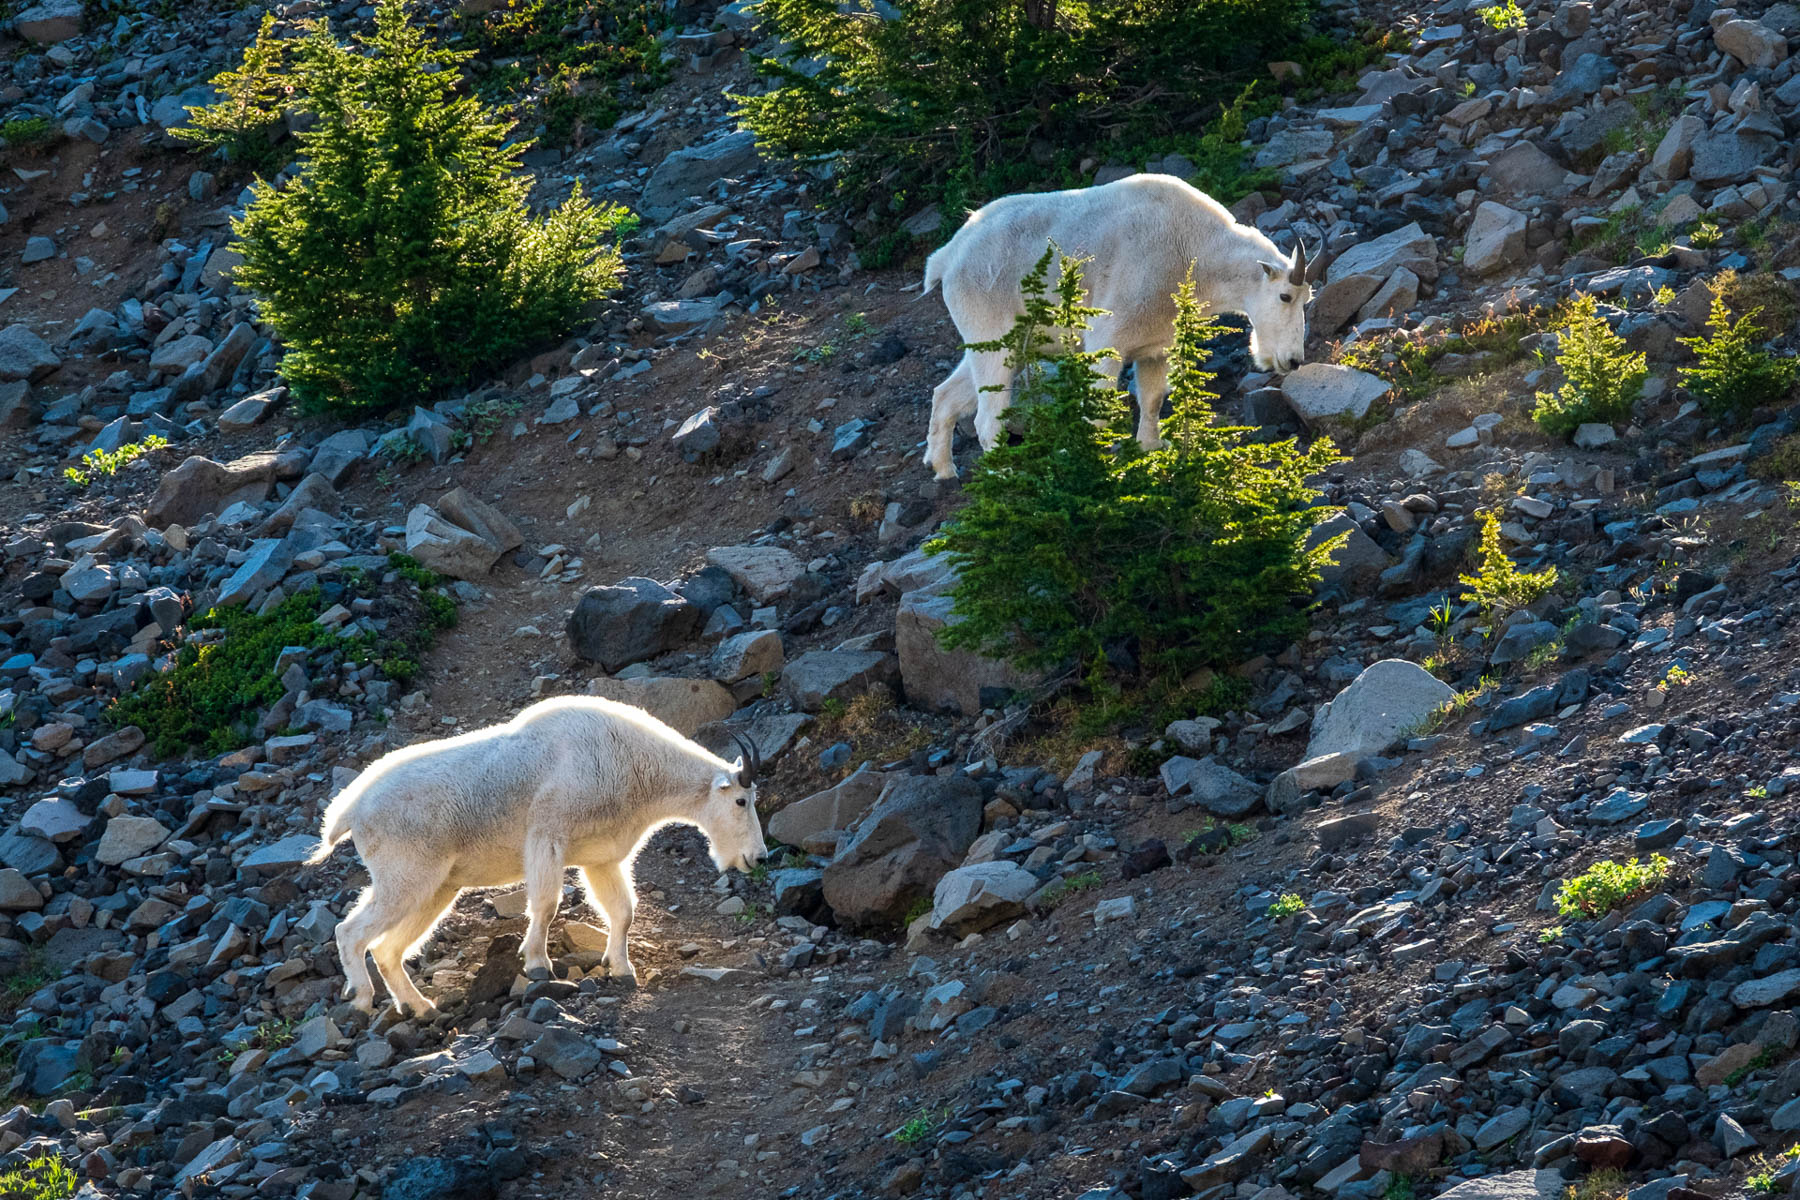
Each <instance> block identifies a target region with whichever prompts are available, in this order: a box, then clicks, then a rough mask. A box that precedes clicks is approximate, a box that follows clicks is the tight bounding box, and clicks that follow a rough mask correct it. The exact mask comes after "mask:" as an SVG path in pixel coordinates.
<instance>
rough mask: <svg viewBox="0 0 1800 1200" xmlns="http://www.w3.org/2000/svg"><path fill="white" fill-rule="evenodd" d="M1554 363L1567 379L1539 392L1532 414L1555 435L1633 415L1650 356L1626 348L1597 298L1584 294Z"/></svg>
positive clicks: (1577, 301) (1571, 311)
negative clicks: (1601, 310) (1601, 311)
mask: <svg viewBox="0 0 1800 1200" xmlns="http://www.w3.org/2000/svg"><path fill="white" fill-rule="evenodd" d="M1556 365H1557V366H1558V367H1559V368H1561V369H1562V373H1563V379H1564V383H1563V385H1562V387H1560V388H1558V389H1557V390H1556V391H1554V392H1539V393H1538V394H1537V408H1536V409H1535V410H1533V412H1532V414H1531V415H1532V417H1533V418H1534V419H1535V420H1536V421H1537V423H1538V427H1539V428H1540V429H1542V430H1543V431H1544V432H1545V433H1548V434H1550V435H1552V436H1554V437H1568V436H1569V435H1571V434H1573V433H1574V432H1575V431H1576V429H1578V428H1580V427H1581V426H1583V425H1587V424H1607V425H1610V424H1614V423H1616V422H1619V421H1623V420H1625V419H1627V418H1628V417H1630V416H1631V406H1632V403H1633V402H1634V401H1636V400H1637V398H1638V396H1639V395H1640V394H1641V393H1642V392H1643V390H1644V379H1645V377H1646V376H1647V375H1649V373H1650V366H1649V360H1648V359H1647V358H1646V357H1645V356H1644V355H1642V354H1633V353H1631V352H1630V351H1629V350H1627V349H1626V347H1625V339H1624V338H1622V337H1620V336H1619V335H1618V334H1616V333H1614V332H1613V327H1612V326H1611V325H1609V324H1607V322H1606V318H1605V317H1603V316H1601V315H1600V311H1599V308H1598V306H1597V305H1596V304H1595V303H1594V298H1593V297H1592V296H1590V295H1586V294H1583V295H1580V296H1577V297H1576V298H1575V301H1574V303H1573V304H1572V305H1571V306H1570V309H1569V327H1568V329H1567V330H1565V331H1564V332H1563V335H1562V345H1561V347H1560V349H1559V350H1558V351H1557V355H1556Z"/></svg>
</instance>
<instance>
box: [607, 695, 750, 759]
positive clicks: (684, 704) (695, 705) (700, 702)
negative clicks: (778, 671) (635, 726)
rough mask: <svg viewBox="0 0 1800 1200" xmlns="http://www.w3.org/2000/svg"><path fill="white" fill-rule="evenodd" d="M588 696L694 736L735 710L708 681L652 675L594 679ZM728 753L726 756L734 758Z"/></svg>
mask: <svg viewBox="0 0 1800 1200" xmlns="http://www.w3.org/2000/svg"><path fill="white" fill-rule="evenodd" d="M588 693H589V694H590V695H594V696H603V697H605V698H606V699H608V700H617V701H618V702H619V703H620V704H630V705H633V706H634V707H637V708H641V709H643V710H644V711H645V712H647V713H649V714H650V715H651V716H653V717H655V718H656V719H657V720H659V721H661V722H662V723H663V724H665V725H667V726H669V728H671V729H673V730H675V731H676V732H677V733H680V734H682V735H683V736H686V737H693V736H694V735H695V734H696V733H698V732H700V728H701V726H703V725H708V724H710V723H712V722H713V721H723V720H724V719H725V718H726V717H729V716H730V715H731V714H732V713H734V712H736V711H737V701H736V700H734V699H732V697H731V693H730V692H728V691H726V690H725V689H724V688H722V687H720V686H719V685H718V684H716V683H714V682H713V681H712V680H710V679H678V678H675V677H673V676H667V675H655V676H646V677H642V678H638V679H595V680H591V681H589V683H588ZM736 753H737V752H736V751H735V750H727V751H726V755H725V756H726V757H727V758H730V757H733V756H735V754H736Z"/></svg>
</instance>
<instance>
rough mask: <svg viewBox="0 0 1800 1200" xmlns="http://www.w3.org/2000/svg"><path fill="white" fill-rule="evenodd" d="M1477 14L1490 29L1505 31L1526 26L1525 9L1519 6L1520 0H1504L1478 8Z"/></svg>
mask: <svg viewBox="0 0 1800 1200" xmlns="http://www.w3.org/2000/svg"><path fill="white" fill-rule="evenodd" d="M1475 15H1476V16H1478V17H1480V18H1481V20H1482V22H1483V23H1484V24H1486V25H1487V27H1488V28H1489V29H1498V30H1502V31H1505V30H1514V29H1523V28H1525V10H1524V9H1522V8H1520V7H1519V0H1502V2H1501V3H1499V4H1491V5H1489V6H1488V7H1486V8H1478V9H1476V10H1475Z"/></svg>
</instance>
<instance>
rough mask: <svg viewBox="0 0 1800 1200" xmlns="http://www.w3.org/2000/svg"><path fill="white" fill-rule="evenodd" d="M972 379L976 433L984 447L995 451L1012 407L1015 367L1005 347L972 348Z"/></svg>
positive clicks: (970, 363) (969, 359) (969, 361)
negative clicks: (1001, 348) (1013, 368)
mask: <svg viewBox="0 0 1800 1200" xmlns="http://www.w3.org/2000/svg"><path fill="white" fill-rule="evenodd" d="M965 361H967V362H968V364H969V376H970V381H971V383H972V384H973V385H974V388H975V436H976V437H977V438H979V439H980V441H981V448H982V449H983V450H992V449H993V448H994V447H995V446H996V445H997V444H998V443H999V441H1000V437H1001V435H1002V434H1003V433H1004V432H1005V428H1004V421H1005V419H1006V410H1007V409H1009V408H1011V407H1012V391H1013V378H1012V368H1011V367H1009V366H1007V365H1006V351H1004V350H971V351H969V352H968V355H967V358H966V359H965Z"/></svg>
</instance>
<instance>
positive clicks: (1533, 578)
mask: <svg viewBox="0 0 1800 1200" xmlns="http://www.w3.org/2000/svg"><path fill="white" fill-rule="evenodd" d="M1475 557H1476V560H1477V565H1476V569H1475V573H1474V574H1473V575H1459V576H1457V582H1459V583H1461V584H1462V585H1463V589H1464V594H1465V595H1466V596H1468V598H1469V599H1471V600H1473V601H1475V602H1476V603H1477V604H1479V605H1481V610H1482V612H1483V613H1485V614H1486V616H1487V619H1488V624H1489V625H1490V626H1492V627H1494V628H1498V626H1499V623H1500V622H1501V621H1502V620H1503V619H1504V618H1505V617H1506V616H1507V614H1508V613H1511V612H1514V611H1516V610H1518V609H1521V608H1524V607H1525V606H1526V605H1528V604H1531V603H1533V602H1535V601H1536V600H1537V599H1538V598H1540V597H1541V596H1543V595H1544V594H1545V593H1546V592H1548V591H1549V590H1550V589H1551V588H1553V587H1555V586H1556V568H1555V567H1544V568H1543V569H1542V570H1538V571H1521V570H1519V567H1518V564H1516V563H1514V562H1513V560H1512V556H1511V555H1509V554H1507V552H1506V545H1505V543H1504V542H1503V541H1502V539H1501V536H1500V514H1499V512H1498V511H1496V510H1495V509H1491V508H1490V509H1487V510H1486V511H1484V512H1483V513H1482V514H1481V541H1480V542H1479V543H1477V544H1476V547H1475Z"/></svg>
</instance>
